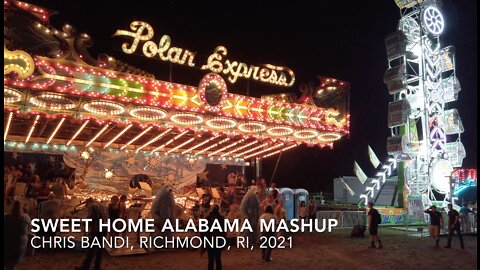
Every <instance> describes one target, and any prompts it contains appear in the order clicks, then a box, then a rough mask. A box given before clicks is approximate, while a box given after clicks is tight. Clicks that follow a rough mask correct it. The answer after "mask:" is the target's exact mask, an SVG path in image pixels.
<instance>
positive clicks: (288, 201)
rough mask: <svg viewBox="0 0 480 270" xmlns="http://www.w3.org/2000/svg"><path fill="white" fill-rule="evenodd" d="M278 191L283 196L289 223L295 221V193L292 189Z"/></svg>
mask: <svg viewBox="0 0 480 270" xmlns="http://www.w3.org/2000/svg"><path fill="white" fill-rule="evenodd" d="M278 191H279V192H280V195H281V196H282V200H283V207H284V208H285V213H286V216H287V221H290V220H291V219H293V217H294V214H295V211H294V210H295V192H294V191H293V190H292V189H290V188H279V189H278Z"/></svg>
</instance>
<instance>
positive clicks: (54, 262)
mask: <svg viewBox="0 0 480 270" xmlns="http://www.w3.org/2000/svg"><path fill="white" fill-rule="evenodd" d="M349 233H350V230H348V229H337V230H335V231H334V232H332V233H321V234H320V233H316V234H315V233H298V234H294V235H292V236H293V248H291V249H275V250H273V253H272V258H273V260H272V261H271V262H268V263H266V262H262V261H261V259H260V250H259V249H258V248H256V249H254V250H253V251H251V250H247V249H231V250H228V251H224V252H223V255H222V262H223V269H232V270H235V269H262V270H263V269H265V270H266V269H275V270H280V269H288V270H291V269H435V270H438V269H442V270H445V269H462V270H468V269H477V236H476V235H467V236H464V240H465V246H466V248H465V249H464V250H462V249H460V243H459V240H458V238H456V237H455V238H454V239H453V243H452V247H453V248H452V249H445V248H443V246H444V245H445V244H446V242H447V239H446V237H442V239H441V240H440V246H441V247H439V248H435V247H434V240H433V239H432V238H430V237H423V238H420V237H415V236H410V235H409V234H408V233H407V232H404V231H397V230H393V229H390V228H381V229H380V236H381V238H382V242H383V243H384V248H383V249H370V248H368V246H369V244H370V240H369V237H367V236H366V237H365V238H363V239H361V238H350V237H349ZM103 258H104V259H103V263H102V269H104V270H133V269H135V270H136V269H139V270H140V269H207V258H208V257H207V254H206V253H205V254H204V255H203V256H200V252H199V251H198V250H170V251H159V252H152V253H149V254H145V255H134V256H122V257H111V256H109V255H108V254H106V253H105V255H104V257H103ZM83 259H84V253H83V252H81V251H72V250H57V251H54V252H53V254H52V253H45V252H43V253H42V252H38V253H36V254H35V255H34V256H31V257H27V258H26V260H25V262H23V263H22V264H20V265H19V266H18V268H17V269H19V270H35V269H41V270H68V269H74V267H75V266H79V265H80V264H81V262H82V260H83Z"/></svg>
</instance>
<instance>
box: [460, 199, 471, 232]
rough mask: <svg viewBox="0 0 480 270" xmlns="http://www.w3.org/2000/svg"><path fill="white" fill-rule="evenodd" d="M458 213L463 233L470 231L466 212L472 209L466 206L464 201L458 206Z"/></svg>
mask: <svg viewBox="0 0 480 270" xmlns="http://www.w3.org/2000/svg"><path fill="white" fill-rule="evenodd" d="M459 213H460V219H461V221H462V229H463V233H469V232H470V222H469V218H468V214H469V213H473V211H472V210H470V208H468V207H467V204H466V203H464V204H463V205H462V207H461V208H460V211H459Z"/></svg>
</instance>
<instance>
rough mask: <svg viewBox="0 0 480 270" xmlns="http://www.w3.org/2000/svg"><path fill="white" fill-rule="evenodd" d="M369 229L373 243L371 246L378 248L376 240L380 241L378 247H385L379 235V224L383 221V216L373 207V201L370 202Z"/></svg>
mask: <svg viewBox="0 0 480 270" xmlns="http://www.w3.org/2000/svg"><path fill="white" fill-rule="evenodd" d="M368 208H370V210H369V211H368V229H369V230H370V237H371V245H370V248H376V246H375V240H377V242H378V248H383V245H382V241H381V240H380V238H379V237H378V225H379V224H380V223H381V222H382V217H381V216H380V213H379V212H378V210H377V209H375V208H373V202H368Z"/></svg>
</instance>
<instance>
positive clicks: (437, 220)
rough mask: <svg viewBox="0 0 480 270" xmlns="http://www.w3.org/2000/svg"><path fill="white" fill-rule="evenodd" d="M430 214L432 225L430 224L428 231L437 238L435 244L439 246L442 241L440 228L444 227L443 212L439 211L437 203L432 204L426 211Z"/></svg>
mask: <svg viewBox="0 0 480 270" xmlns="http://www.w3.org/2000/svg"><path fill="white" fill-rule="evenodd" d="M424 212H425V213H426V214H428V215H429V216H430V226H428V233H429V234H430V236H431V237H434V238H435V246H436V247H438V245H439V242H440V230H441V229H442V228H443V218H442V213H440V212H438V211H437V207H436V206H435V205H432V206H430V207H429V208H428V209H427V210H425V211H424Z"/></svg>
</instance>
